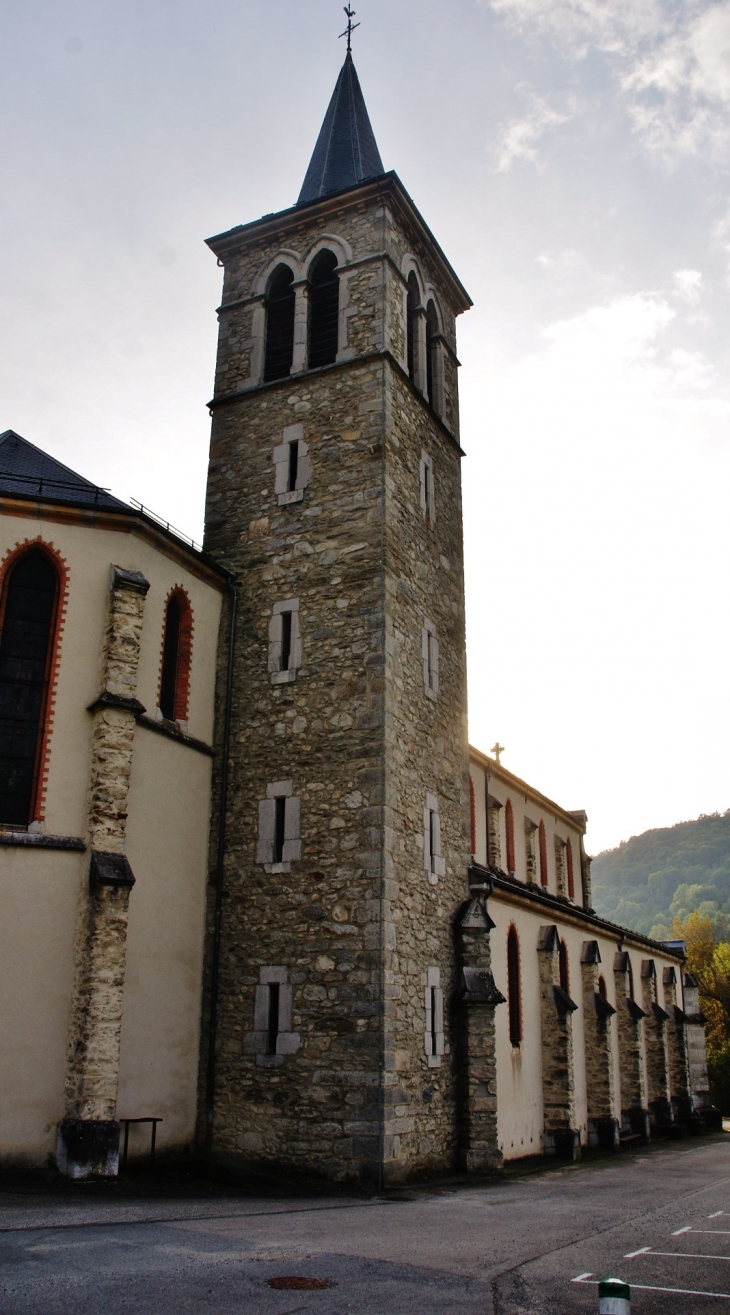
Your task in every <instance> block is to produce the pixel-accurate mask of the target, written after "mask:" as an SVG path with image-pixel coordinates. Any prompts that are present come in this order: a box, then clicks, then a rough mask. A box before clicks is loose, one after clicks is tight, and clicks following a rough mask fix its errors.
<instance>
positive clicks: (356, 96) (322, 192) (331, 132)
mask: <svg viewBox="0 0 730 1315" xmlns="http://www.w3.org/2000/svg"><path fill="white" fill-rule="evenodd" d="M382 173H383V162H382V160H381V159H380V151H379V150H378V147H377V143H376V141H375V134H374V133H373V130H372V127H371V125H370V119H369V118H368V112H367V109H366V108H365V100H364V97H363V94H362V91H361V89H360V82H359V79H358V76H357V73H356V71H355V65H354V64H353V62H352V55H351V54H350V52H349V50H348V52H347V58H346V59H345V62H344V64H343V65H342V68H341V70H340V76H339V77H338V79H337V85H336V87H335V89H334V92H333V93H332V99H331V101H330V103H329V106H328V108H327V113H326V114H325V116H324V123H323V124H322V127H321V129H320V133H319V137H318V138H317V145H316V146H315V148H314V154H313V155H312V158H311V160H310V162H309V168H308V169H307V172H306V176H305V178H304V182H303V184H302V190H301V192H300V193H299V200H298V201H297V205H298V206H299V205H306V203H307V202H308V201H316V200H318V198H319V197H321V196H328V195H329V193H330V192H340V191H343V190H344V189H345V188H347V187H354V186H355V185H356V184H357V183H361V182H363V181H364V179H366V178H375V177H377V175H378V174H382Z"/></svg>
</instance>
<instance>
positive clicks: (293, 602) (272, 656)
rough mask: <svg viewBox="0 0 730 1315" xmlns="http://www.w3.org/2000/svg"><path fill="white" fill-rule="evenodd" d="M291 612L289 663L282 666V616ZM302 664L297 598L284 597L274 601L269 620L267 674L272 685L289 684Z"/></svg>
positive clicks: (294, 678)
mask: <svg viewBox="0 0 730 1315" xmlns="http://www.w3.org/2000/svg"><path fill="white" fill-rule="evenodd" d="M285 612H290V613H291V647H290V649H289V665H288V666H287V667H284V668H282V665H281V658H282V644H283V625H284V623H283V620H282V618H283V616H284V613H285ZM301 665H302V635H301V630H300V626H299V599H298V598H286V599H283V600H282V601H281V602H278V603H274V606H273V608H272V615H271V620H270V621H269V674H270V679H271V683H272V685H289V684H291V683H292V681H294V680H296V678H297V671H298V669H299V667H300V666H301Z"/></svg>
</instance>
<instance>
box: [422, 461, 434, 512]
mask: <svg viewBox="0 0 730 1315" xmlns="http://www.w3.org/2000/svg"><path fill="white" fill-rule="evenodd" d="M420 473H421V511H422V512H423V517H424V520H425V521H426V524H427V525H433V523H434V521H435V520H436V501H435V498H434V486H433V460H432V458H431V457H430V456H429V455H428V452H426V451H422V452H421V472H420Z"/></svg>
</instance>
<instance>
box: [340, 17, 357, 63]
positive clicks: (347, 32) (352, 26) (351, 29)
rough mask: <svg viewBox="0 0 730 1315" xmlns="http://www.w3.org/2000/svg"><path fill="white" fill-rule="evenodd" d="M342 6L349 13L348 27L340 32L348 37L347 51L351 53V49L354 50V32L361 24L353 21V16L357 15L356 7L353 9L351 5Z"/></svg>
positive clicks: (342, 35) (341, 35)
mask: <svg viewBox="0 0 730 1315" xmlns="http://www.w3.org/2000/svg"><path fill="white" fill-rule="evenodd" d="M342 7H343V9H344V11H345V13H346V14H347V27H346V28H345V30H344V32H340V37H347V53H348V55H349V53H350V51H351V50H352V34H353V32H354V31H355V28H356V27H359V26H360V24H359V23H353V21H352V20H353V18H354V17H355V10H354V9H351V8H350V6H349V5H343V6H342Z"/></svg>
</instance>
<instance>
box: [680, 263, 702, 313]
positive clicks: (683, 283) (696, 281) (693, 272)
mask: <svg viewBox="0 0 730 1315" xmlns="http://www.w3.org/2000/svg"><path fill="white" fill-rule="evenodd" d="M674 291H675V293H676V295H677V296H678V297H681V298H682V301H687V302H689V303H690V305H692V304H693V303H694V302H696V301H698V300H699V298H700V296H701V295H702V292H703V287H702V275H701V273H700V271H699V270H698V269H677V270H675V271H674Z"/></svg>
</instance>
